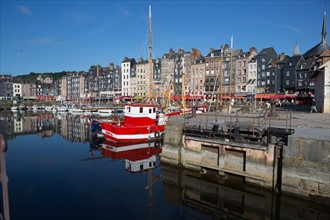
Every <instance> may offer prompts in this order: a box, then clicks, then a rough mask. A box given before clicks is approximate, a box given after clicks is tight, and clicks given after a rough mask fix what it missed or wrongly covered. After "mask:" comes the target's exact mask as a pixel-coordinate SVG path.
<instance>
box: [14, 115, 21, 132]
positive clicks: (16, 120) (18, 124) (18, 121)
mask: <svg viewBox="0 0 330 220" xmlns="http://www.w3.org/2000/svg"><path fill="white" fill-rule="evenodd" d="M14 132H15V133H16V134H18V133H23V120H22V118H14Z"/></svg>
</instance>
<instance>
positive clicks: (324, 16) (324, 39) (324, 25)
mask: <svg viewBox="0 0 330 220" xmlns="http://www.w3.org/2000/svg"><path fill="white" fill-rule="evenodd" d="M326 17H327V11H326V7H324V13H323V25H322V41H321V43H326V41H327V32H326V29H327V27H326Z"/></svg>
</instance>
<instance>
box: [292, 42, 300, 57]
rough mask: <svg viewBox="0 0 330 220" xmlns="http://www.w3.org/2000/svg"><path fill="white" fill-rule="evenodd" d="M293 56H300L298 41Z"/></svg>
mask: <svg viewBox="0 0 330 220" xmlns="http://www.w3.org/2000/svg"><path fill="white" fill-rule="evenodd" d="M293 56H300V52H299V46H298V41H296V46H295V48H294V51H293Z"/></svg>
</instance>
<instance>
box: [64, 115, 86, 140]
mask: <svg viewBox="0 0 330 220" xmlns="http://www.w3.org/2000/svg"><path fill="white" fill-rule="evenodd" d="M60 126H61V135H62V136H63V137H64V138H65V139H68V140H70V141H72V142H89V141H90V130H91V128H90V122H89V119H88V118H86V117H81V116H80V115H77V116H74V115H68V116H67V117H65V118H63V119H62V120H61V125H60Z"/></svg>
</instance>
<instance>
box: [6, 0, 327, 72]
mask: <svg viewBox="0 0 330 220" xmlns="http://www.w3.org/2000/svg"><path fill="white" fill-rule="evenodd" d="M148 4H151V6H152V26H153V58H155V57H159V58H160V57H161V56H162V55H163V54H164V53H167V52H168V51H169V49H170V48H173V49H174V50H175V51H178V49H179V48H183V49H184V50H185V51H190V49H191V48H197V49H199V50H201V52H202V55H203V56H206V55H207V54H208V52H209V51H210V48H214V49H219V48H220V46H221V45H224V44H226V43H227V44H229V45H230V38H231V36H233V38H234V44H233V48H234V49H239V48H240V49H243V51H248V50H249V48H250V47H256V48H257V50H258V52H259V51H261V50H262V49H263V48H266V47H274V49H275V51H276V52H277V53H278V54H279V53H281V52H284V53H285V54H288V55H290V56H291V55H292V54H293V50H294V47H295V43H296V41H298V43H299V49H300V53H301V54H303V53H304V52H306V51H307V50H308V49H310V48H311V47H313V46H315V45H316V44H318V43H319V42H320V40H321V27H322V21H323V11H324V7H325V6H327V33H328V35H327V40H328V44H329V34H330V31H329V24H330V19H329V0H326V1H324V0H311V1H310V0H303V1H298V0H294V1H289V0H288V1H284V0H282V1H269V0H259V1H238V0H232V1H187V0H186V1H155V0H154V1H63V0H62V1H47V0H45V1H41V0H39V1H38V0H37V1H36V0H35V1H3V0H1V25H0V33H1V35H0V37H1V38H0V41H1V42H0V48H1V53H0V55H1V56H0V59H1V62H0V74H12V75H22V74H29V73H30V72H37V73H43V72H60V71H81V70H84V71H88V69H89V67H90V66H91V65H97V64H100V65H101V66H108V65H109V63H111V62H112V63H114V64H115V65H120V63H121V62H122V60H123V58H124V57H125V56H127V57H131V58H135V59H138V58H139V57H142V58H144V59H147V58H148V44H149V43H148V25H149V24H148Z"/></svg>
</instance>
